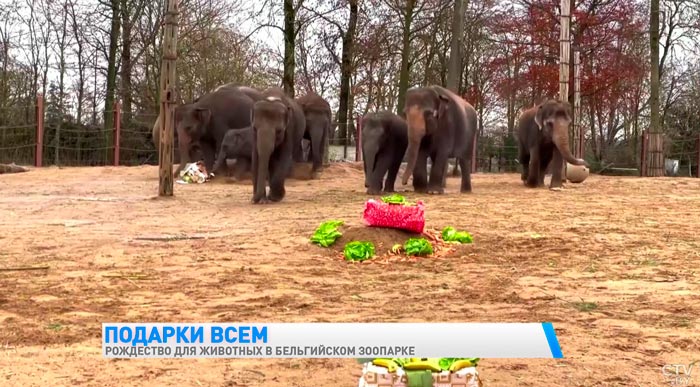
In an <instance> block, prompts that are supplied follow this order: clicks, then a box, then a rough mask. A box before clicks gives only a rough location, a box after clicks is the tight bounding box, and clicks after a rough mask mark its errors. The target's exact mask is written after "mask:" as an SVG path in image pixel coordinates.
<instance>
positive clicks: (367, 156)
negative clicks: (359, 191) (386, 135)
mask: <svg viewBox="0 0 700 387" xmlns="http://www.w3.org/2000/svg"><path fill="white" fill-rule="evenodd" d="M378 150H379V148H378V147H377V146H376V145H375V144H365V146H363V147H362V158H363V159H364V160H365V187H369V185H370V176H372V174H373V173H374V167H375V165H374V163H375V162H376V157H377V151H378Z"/></svg>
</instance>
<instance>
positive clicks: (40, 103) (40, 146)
mask: <svg viewBox="0 0 700 387" xmlns="http://www.w3.org/2000/svg"><path fill="white" fill-rule="evenodd" d="M43 162H44V98H43V97H42V96H41V94H38V95H37V96H36V152H35V154H34V165H35V166H36V167H37V168H39V167H41V166H42V165H43Z"/></svg>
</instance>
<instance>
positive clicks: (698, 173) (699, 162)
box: [695, 133, 700, 178]
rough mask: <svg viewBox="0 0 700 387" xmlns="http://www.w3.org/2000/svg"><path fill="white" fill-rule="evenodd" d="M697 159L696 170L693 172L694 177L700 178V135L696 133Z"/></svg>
mask: <svg viewBox="0 0 700 387" xmlns="http://www.w3.org/2000/svg"><path fill="white" fill-rule="evenodd" d="M696 157H697V160H696V161H697V165H698V167H697V169H696V170H695V177H697V178H700V133H698V153H697V155H696Z"/></svg>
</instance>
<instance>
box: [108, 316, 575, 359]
mask: <svg viewBox="0 0 700 387" xmlns="http://www.w3.org/2000/svg"><path fill="white" fill-rule="evenodd" d="M102 354H103V356H104V357H107V358H358V357H360V358H362V357H369V358H405V357H418V358H442V357H453V358H460V357H478V358H550V359H551V358H555V359H559V358H563V354H562V352H561V348H560V347H559V342H558V340H557V337H556V333H555V331H554V327H553V326H552V324H551V323H546V322H545V323H493V324H490V323H269V324H267V323H222V324H218V323H193V324H187V323H172V324H168V323H103V324H102Z"/></svg>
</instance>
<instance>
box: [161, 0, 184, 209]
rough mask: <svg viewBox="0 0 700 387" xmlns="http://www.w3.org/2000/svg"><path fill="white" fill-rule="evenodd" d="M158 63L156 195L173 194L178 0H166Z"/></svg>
mask: <svg viewBox="0 0 700 387" xmlns="http://www.w3.org/2000/svg"><path fill="white" fill-rule="evenodd" d="M167 1H168V8H167V11H166V13H165V22H164V31H163V63H162V64H161V78H160V88H161V94H160V95H161V102H160V116H161V117H163V119H162V120H161V122H160V125H161V126H160V153H159V162H160V165H159V175H160V179H159V186H158V196H173V142H174V130H173V129H174V127H175V101H176V98H175V66H176V63H177V17H178V14H179V12H178V4H177V2H178V1H179V0H167Z"/></svg>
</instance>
